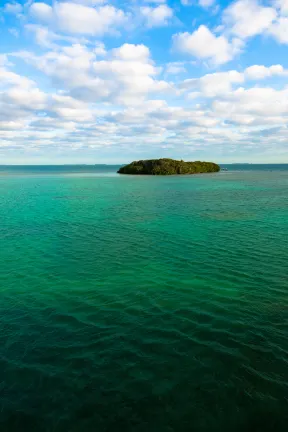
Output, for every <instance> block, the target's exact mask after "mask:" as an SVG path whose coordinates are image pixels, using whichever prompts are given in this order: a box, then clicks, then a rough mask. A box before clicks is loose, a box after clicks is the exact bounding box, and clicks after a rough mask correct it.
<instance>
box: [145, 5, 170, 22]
mask: <svg viewBox="0 0 288 432" xmlns="http://www.w3.org/2000/svg"><path fill="white" fill-rule="evenodd" d="M140 13H141V15H142V16H143V18H144V19H145V22H146V25H147V26H148V27H160V26H165V25H167V24H168V22H169V20H170V19H171V18H172V17H173V9H171V8H170V7H169V6H167V5H166V4H161V5H159V6H157V7H150V6H143V7H141V8H140Z"/></svg>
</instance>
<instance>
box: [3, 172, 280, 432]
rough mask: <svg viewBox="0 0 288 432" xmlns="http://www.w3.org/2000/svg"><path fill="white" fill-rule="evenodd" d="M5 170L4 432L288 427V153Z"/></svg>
mask: <svg viewBox="0 0 288 432" xmlns="http://www.w3.org/2000/svg"><path fill="white" fill-rule="evenodd" d="M226 167H227V168H228V171H227V172H220V173H217V174H208V175H202V176H201V175H198V176H175V177H150V176H135V177H134V176H120V175H117V174H116V171H117V168H118V167H116V166H104V165H102V166H85V165H82V166H62V167H60V166H57V167H52V166H50V167H49V166H45V167H44V166H42V167H35V166H33V167H32V166H31V167H19V166H18V167H11V166H2V167H0V222H1V223H0V240H1V244H0V245H1V247H0V430H1V432H2V431H3V432H10V431H13V432H14V431H15V432H16V431H17V432H22V431H23V432H26V431H28V432H33V431H36V432H42V431H45V432H46V431H47V432H54V431H55V432H62V431H63V432H78V431H79V432H80V431H81V432H90V431H97V432H102V431H103V432H104V431H105V432H110V431H111V432H114V431H117V432H118V431H123V432H126V431H127V432H130V431H135V432H148V431H149V432H162V431H163V432H164V431H165V432H172V431H173V432H174V431H176V432H178V431H180V432H181V431H185V432H186V431H187V432H188V431H196V432H198V431H201V432H202V431H203V432H210V431H211V432H216V431H217V432H218V431H221V432H234V431H237V432H238V431H239V432H240V431H245V432H247V431H248V432H249V431H251V432H252V431H253V432H254V431H286V430H287V424H288V272H287V263H288V165H229V166H228V165H227V166H226Z"/></svg>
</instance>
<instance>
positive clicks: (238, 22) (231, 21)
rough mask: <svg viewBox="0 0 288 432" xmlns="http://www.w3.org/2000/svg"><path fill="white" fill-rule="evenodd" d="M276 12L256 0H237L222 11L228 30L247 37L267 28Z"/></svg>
mask: <svg viewBox="0 0 288 432" xmlns="http://www.w3.org/2000/svg"><path fill="white" fill-rule="evenodd" d="M276 17H277V13H276V11H275V9H273V8H272V7H265V6H262V5H260V4H259V3H258V2H257V0H238V1H236V2H235V3H232V4H231V5H230V6H228V8H227V9H226V10H225V11H224V14H223V22H224V23H225V25H226V27H227V28H228V31H229V32H231V33H233V34H234V35H235V36H237V37H239V38H248V37H252V36H255V35H257V34H261V33H263V31H265V30H267V29H269V27H270V26H271V24H272V23H273V21H274V20H275V19H276Z"/></svg>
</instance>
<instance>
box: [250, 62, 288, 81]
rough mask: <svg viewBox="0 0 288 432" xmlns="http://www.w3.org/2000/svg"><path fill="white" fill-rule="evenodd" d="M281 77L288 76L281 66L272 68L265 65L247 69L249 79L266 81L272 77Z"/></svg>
mask: <svg viewBox="0 0 288 432" xmlns="http://www.w3.org/2000/svg"><path fill="white" fill-rule="evenodd" d="M273 75H274V76H281V75H287V72H286V71H285V70H284V68H283V66H281V65H273V66H270V67H266V66H263V65H254V66H250V67H248V68H247V69H245V76H246V77H247V78H248V79H253V80H258V79H264V78H268V77H271V76H273Z"/></svg>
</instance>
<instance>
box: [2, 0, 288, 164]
mask: <svg viewBox="0 0 288 432" xmlns="http://www.w3.org/2000/svg"><path fill="white" fill-rule="evenodd" d="M287 120H288V0H270V1H264V0H263V1H260V0H236V1H234V2H231V1H227V0H226V1H224V0H223V1H220V0H177V1H176V0H110V1H109V0H107V1H106V0H42V1H34V0H27V1H26V0H18V1H14V0H8V1H7V0H0V164H21V163H23V164H62V163H92V164H94V163H95V164H96V163H113V164H114V163H115V164H117V163H126V162H130V161H131V160H136V159H148V158H157V157H172V158H176V159H184V160H206V161H214V162H218V163H225V162H226V163H231V162H238V163H240V162H254V163H273V162H274V163H281V162H282V163H285V162H286V163H287V162H288V128H287Z"/></svg>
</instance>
